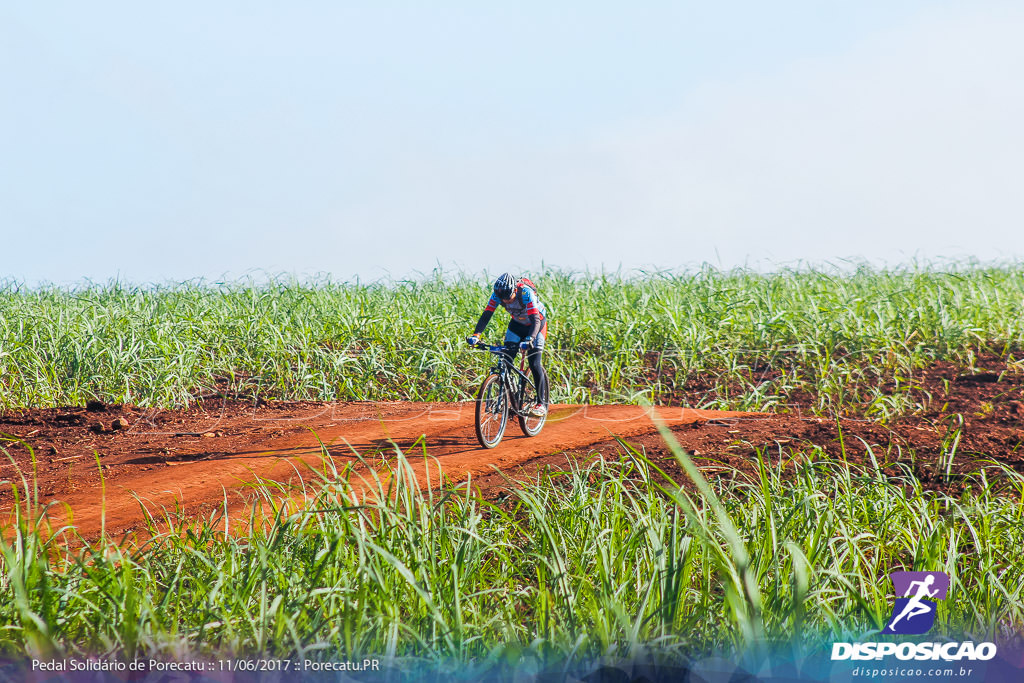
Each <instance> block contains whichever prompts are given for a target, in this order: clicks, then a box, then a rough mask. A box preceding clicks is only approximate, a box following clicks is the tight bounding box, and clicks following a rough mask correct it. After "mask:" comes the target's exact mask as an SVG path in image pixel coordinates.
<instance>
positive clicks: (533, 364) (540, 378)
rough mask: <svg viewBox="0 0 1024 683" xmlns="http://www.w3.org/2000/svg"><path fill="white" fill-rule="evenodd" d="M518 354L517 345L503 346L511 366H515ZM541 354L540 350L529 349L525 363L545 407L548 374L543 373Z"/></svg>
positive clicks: (507, 344) (509, 343) (508, 344)
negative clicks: (528, 367)
mask: <svg viewBox="0 0 1024 683" xmlns="http://www.w3.org/2000/svg"><path fill="white" fill-rule="evenodd" d="M518 352H519V344H517V343H514V342H508V343H506V344H505V354H506V355H507V356H508V359H509V360H510V361H511V362H512V364H513V365H515V360H516V353H518ZM541 353H542V351H541V350H540V349H530V350H529V351H527V352H526V361H527V362H528V363H529V364H530V372H532V373H533V383H534V384H535V385H536V386H537V393H539V394H540V395H541V396H542V398H541V403H544V404H545V405H547V402H548V373H546V372H544V366H542V365H541V364H540V356H541Z"/></svg>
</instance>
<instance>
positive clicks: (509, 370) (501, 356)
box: [474, 344, 532, 417]
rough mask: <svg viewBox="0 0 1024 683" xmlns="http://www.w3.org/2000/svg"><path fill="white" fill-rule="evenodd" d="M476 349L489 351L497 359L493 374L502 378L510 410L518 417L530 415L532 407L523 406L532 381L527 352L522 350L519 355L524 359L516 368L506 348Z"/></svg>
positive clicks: (484, 346)
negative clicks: (524, 396) (517, 379)
mask: <svg viewBox="0 0 1024 683" xmlns="http://www.w3.org/2000/svg"><path fill="white" fill-rule="evenodd" d="M474 348H477V349H480V350H481V351H488V352H490V353H492V354H494V356H495V357H496V359H497V361H498V362H497V364H496V365H494V366H493V367H492V368H491V373H492V374H495V375H498V377H500V378H501V386H502V387H503V388H504V390H505V395H506V397H508V400H509V408H511V409H512V412H513V413H514V414H515V415H516V416H522V417H526V416H528V415H529V411H530V409H531V407H532V406H523V394H524V393H525V392H526V385H527V383H529V381H530V377H529V376H528V375H527V374H526V352H525V351H523V350H520V352H519V355H520V357H521V359H522V362H521V363H520V367H518V368H517V367H516V366H515V365H514V364H513V363H512V361H511V360H509V358H508V355H507V354H506V353H505V347H504V346H493V345H490V344H477V345H476V346H475V347H474ZM514 375H518V378H519V386H518V387H516V386H515V380H516V378H515V377H514Z"/></svg>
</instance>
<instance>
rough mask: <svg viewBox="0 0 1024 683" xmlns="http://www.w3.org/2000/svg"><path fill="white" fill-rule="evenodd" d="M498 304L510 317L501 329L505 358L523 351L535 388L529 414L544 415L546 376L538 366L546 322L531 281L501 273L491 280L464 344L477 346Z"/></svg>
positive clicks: (542, 308) (546, 391)
mask: <svg viewBox="0 0 1024 683" xmlns="http://www.w3.org/2000/svg"><path fill="white" fill-rule="evenodd" d="M498 304H501V305H502V306H504V308H505V310H506V311H508V313H509V315H511V316H512V319H511V320H509V322H508V329H506V330H505V356H506V358H508V360H509V361H512V360H513V359H514V358H515V355H516V351H518V350H520V349H521V350H523V351H525V352H526V359H527V361H529V363H530V372H532V373H533V383H534V385H535V386H536V387H537V404H536V405H535V406H533V408H532V409H531V410H530V412H531V413H533V414H534V415H537V416H540V415H544V414H545V413H546V412H547V399H548V376H547V374H546V373H545V372H544V367H543V366H542V365H541V353H543V351H544V338H545V337H546V336H547V332H548V319H547V312H546V310H545V308H544V304H542V303H541V302H540V299H539V298H538V297H537V291H536V290H535V289H534V288H533V283H532V282H530V281H529V280H524V279H519V278H514V277H512V276H511V275H510V274H509V273H502V274H501V276H499V277H498V279H497V280H495V281H494V289H493V292H492V293H491V298H490V299H489V300H488V301H487V306H486V307H485V308H484V312H483V313H482V314H480V320H478V321H477V323H476V328H475V329H474V330H473V334H471V335H470V336H469V338H468V339H466V342H467V343H468V344H469V345H470V346H476V345H477V343H478V342H479V341H480V335H481V333H483V331H484V330H485V329H487V323H489V322H490V321H491V316H492V315H493V314H494V311H495V309H497V307H498Z"/></svg>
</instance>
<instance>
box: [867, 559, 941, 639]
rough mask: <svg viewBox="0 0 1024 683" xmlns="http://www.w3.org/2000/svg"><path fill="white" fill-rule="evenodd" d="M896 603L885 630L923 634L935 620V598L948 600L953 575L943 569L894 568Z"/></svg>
mask: <svg viewBox="0 0 1024 683" xmlns="http://www.w3.org/2000/svg"><path fill="white" fill-rule="evenodd" d="M889 578H891V579H892V585H893V588H894V589H895V590H896V604H895V605H893V607H892V616H890V617H889V622H888V623H887V624H886V626H885V628H884V629H882V633H899V634H901V635H920V634H922V633H928V631H929V630H931V627H932V626H933V625H934V624H935V602H934V601H935V600H945V599H946V591H948V590H949V576H948V575H946V574H944V573H942V572H892V573H891V574H889Z"/></svg>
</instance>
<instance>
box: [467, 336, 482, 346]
mask: <svg viewBox="0 0 1024 683" xmlns="http://www.w3.org/2000/svg"><path fill="white" fill-rule="evenodd" d="M466 343H467V344H469V345H470V346H476V345H477V344H479V343H480V335H479V334H471V335H469V336H468V337H466Z"/></svg>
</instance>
